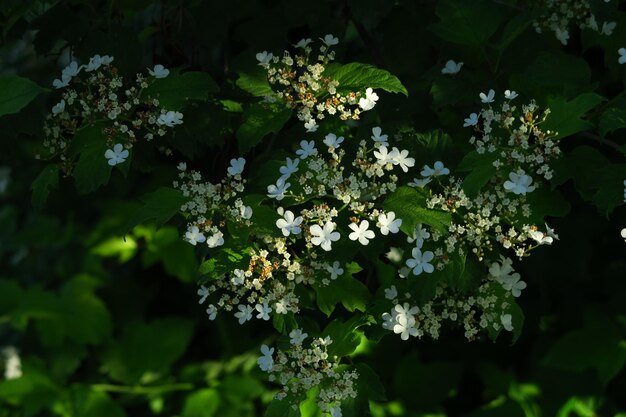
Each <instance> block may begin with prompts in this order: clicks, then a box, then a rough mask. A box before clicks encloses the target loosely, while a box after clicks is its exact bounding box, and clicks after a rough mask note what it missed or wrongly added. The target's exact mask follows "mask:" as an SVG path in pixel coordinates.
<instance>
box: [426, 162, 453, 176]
mask: <svg viewBox="0 0 626 417" xmlns="http://www.w3.org/2000/svg"><path fill="white" fill-rule="evenodd" d="M420 174H421V175H422V177H437V176H439V175H448V174H450V170H449V169H448V168H446V167H445V166H444V165H443V162H441V161H436V162H435V163H434V164H433V168H431V167H429V166H428V165H424V168H422V172H420Z"/></svg>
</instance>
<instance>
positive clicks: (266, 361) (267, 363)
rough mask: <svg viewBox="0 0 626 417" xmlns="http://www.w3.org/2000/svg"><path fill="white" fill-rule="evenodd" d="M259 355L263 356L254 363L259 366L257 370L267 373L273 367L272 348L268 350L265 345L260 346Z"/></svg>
mask: <svg viewBox="0 0 626 417" xmlns="http://www.w3.org/2000/svg"><path fill="white" fill-rule="evenodd" d="M261 353H262V354H263V356H261V357H260V358H259V359H257V360H256V363H258V364H259V368H261V370H262V371H265V372H269V371H271V370H272V367H273V366H274V358H272V355H273V354H274V348H271V349H270V348H269V347H268V346H267V345H261Z"/></svg>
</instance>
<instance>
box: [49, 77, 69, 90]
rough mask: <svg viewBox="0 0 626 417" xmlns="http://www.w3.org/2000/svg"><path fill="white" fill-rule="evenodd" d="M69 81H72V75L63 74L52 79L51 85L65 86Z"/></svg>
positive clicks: (55, 86)
mask: <svg viewBox="0 0 626 417" xmlns="http://www.w3.org/2000/svg"><path fill="white" fill-rule="evenodd" d="M70 81H72V77H70V76H66V75H63V76H62V77H61V79H60V80H59V79H58V78H57V79H56V80H54V81H52V86H53V87H54V88H56V89H59V88H63V87H67V86H68V85H69V84H70Z"/></svg>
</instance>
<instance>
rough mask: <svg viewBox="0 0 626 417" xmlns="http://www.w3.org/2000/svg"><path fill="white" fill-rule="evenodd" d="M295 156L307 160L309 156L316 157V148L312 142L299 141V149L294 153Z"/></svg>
mask: <svg viewBox="0 0 626 417" xmlns="http://www.w3.org/2000/svg"><path fill="white" fill-rule="evenodd" d="M296 155H300V159H307V158H308V157H309V156H311V155H317V148H316V147H315V142H314V141H309V142H307V141H306V140H303V141H300V149H298V150H297V151H296Z"/></svg>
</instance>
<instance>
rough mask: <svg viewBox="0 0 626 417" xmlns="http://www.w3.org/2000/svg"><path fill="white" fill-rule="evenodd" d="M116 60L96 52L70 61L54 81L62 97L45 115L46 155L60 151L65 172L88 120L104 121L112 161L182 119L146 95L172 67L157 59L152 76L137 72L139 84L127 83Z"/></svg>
mask: <svg viewBox="0 0 626 417" xmlns="http://www.w3.org/2000/svg"><path fill="white" fill-rule="evenodd" d="M113 61H114V58H113V57H110V56H108V55H105V56H100V55H95V56H93V57H91V58H90V60H89V63H88V64H86V65H78V63H77V62H76V61H72V62H71V63H70V64H69V65H68V66H67V67H65V68H64V69H63V71H62V73H61V78H59V79H56V80H54V82H53V86H54V87H55V88H56V89H61V90H62V96H61V97H62V98H61V101H59V102H58V103H57V104H55V105H54V106H53V107H52V111H51V113H50V114H49V115H48V116H47V118H46V121H45V124H44V135H45V138H44V141H43V144H44V147H45V148H46V150H47V153H48V155H47V156H46V159H50V158H53V157H59V158H60V160H61V164H62V167H63V169H64V171H65V172H66V173H69V172H71V168H72V164H73V160H72V156H71V155H70V154H69V148H70V144H71V143H72V139H73V138H74V136H75V135H76V133H77V132H78V131H79V130H80V129H81V128H83V127H85V126H88V125H92V124H94V123H96V122H102V121H103V120H104V121H106V122H105V125H104V127H103V129H102V133H103V135H104V137H105V140H106V143H107V145H108V147H109V148H110V149H108V150H107V151H106V153H105V154H104V157H105V158H106V159H107V162H108V164H109V165H112V166H113V165H117V164H120V163H123V162H124V161H125V160H126V158H128V156H129V152H128V150H129V149H131V148H132V147H133V145H134V144H135V143H136V142H137V141H139V140H148V141H149V140H152V139H153V138H154V137H155V136H163V135H165V133H166V131H167V129H169V128H173V127H174V126H176V125H179V124H181V123H182V122H183V120H182V119H183V115H182V113H180V112H177V111H171V110H169V111H168V110H167V109H164V108H162V107H161V106H160V105H159V100H158V99H156V98H150V97H144V96H143V95H142V92H143V91H144V89H145V88H146V87H148V86H149V85H150V83H152V82H153V81H154V80H155V79H158V78H164V77H167V76H168V74H169V70H167V69H166V68H164V67H163V66H162V65H156V66H155V67H154V68H153V69H149V70H148V73H149V75H148V76H146V75H143V74H137V75H136V78H135V85H132V86H130V87H129V86H125V85H124V79H123V77H122V76H121V75H120V74H119V71H118V69H117V68H116V67H115V66H113Z"/></svg>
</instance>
